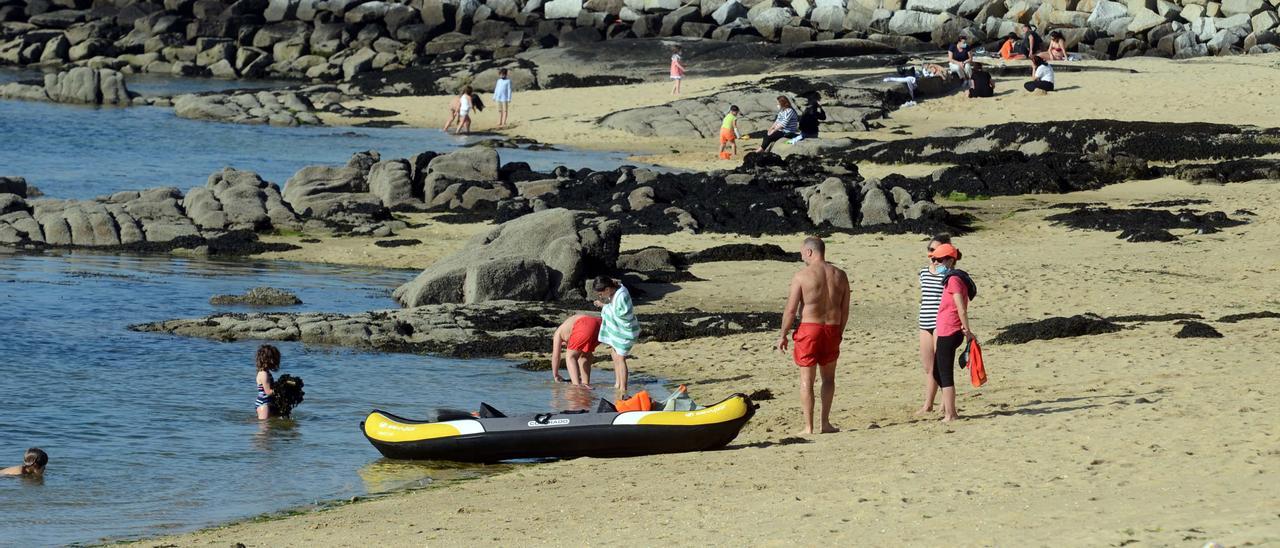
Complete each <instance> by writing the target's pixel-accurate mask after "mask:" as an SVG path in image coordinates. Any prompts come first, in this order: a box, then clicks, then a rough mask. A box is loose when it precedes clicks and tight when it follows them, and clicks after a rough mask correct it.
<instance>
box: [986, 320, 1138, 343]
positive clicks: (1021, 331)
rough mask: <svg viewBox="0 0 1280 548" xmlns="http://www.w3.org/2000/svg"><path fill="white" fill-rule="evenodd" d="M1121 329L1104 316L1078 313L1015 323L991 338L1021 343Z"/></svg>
mask: <svg viewBox="0 0 1280 548" xmlns="http://www.w3.org/2000/svg"><path fill="white" fill-rule="evenodd" d="M1121 329H1123V328H1122V327H1121V326H1119V325H1117V324H1116V323H1115V322H1112V321H1110V320H1108V319H1106V318H1103V317H1101V316H1098V315H1095V314H1079V315H1075V316H1071V317H1053V318H1046V319H1043V320H1040V321H1035V322H1023V323H1015V324H1013V325H1009V326H1006V327H1005V328H1004V330H1003V331H1002V332H1001V333H1000V334H999V335H997V336H996V337H995V338H993V339H991V342H992V343H995V344H1022V343H1028V342H1031V341H1037V340H1052V339H1063V338H1068V337H1083V336H1086V335H1101V334H1103V333H1115V332H1116V331H1120V330H1121Z"/></svg>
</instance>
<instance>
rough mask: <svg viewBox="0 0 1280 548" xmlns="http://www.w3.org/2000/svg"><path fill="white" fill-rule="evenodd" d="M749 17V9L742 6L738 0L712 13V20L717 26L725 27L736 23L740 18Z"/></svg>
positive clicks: (731, 1)
mask: <svg viewBox="0 0 1280 548" xmlns="http://www.w3.org/2000/svg"><path fill="white" fill-rule="evenodd" d="M746 16H747V7H746V6H744V5H742V2H739V1H738V0H729V1H728V2H725V3H723V4H721V5H720V7H718V8H716V9H715V11H713V12H711V19H713V20H714V21H715V22H716V24H717V25H724V24H728V23H730V22H733V21H736V20H737V19H738V18H740V17H746Z"/></svg>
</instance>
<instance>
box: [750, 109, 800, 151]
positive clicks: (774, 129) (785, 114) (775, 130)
mask: <svg viewBox="0 0 1280 548" xmlns="http://www.w3.org/2000/svg"><path fill="white" fill-rule="evenodd" d="M797 135H800V115H799V114H796V109H795V107H792V106H791V100H790V99H787V97H786V96H785V95H779V96H778V116H777V117H776V118H774V119H773V125H771V126H769V131H768V132H767V133H765V136H764V140H762V141H760V148H759V149H756V150H757V151H758V152H768V151H769V148H770V147H772V146H773V143H775V142H778V141H779V140H781V139H790V138H792V137H795V136H797Z"/></svg>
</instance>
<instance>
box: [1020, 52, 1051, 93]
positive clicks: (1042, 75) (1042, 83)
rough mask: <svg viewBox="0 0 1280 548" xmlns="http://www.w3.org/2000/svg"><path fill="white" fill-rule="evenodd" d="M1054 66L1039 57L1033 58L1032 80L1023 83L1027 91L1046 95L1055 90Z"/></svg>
mask: <svg viewBox="0 0 1280 548" xmlns="http://www.w3.org/2000/svg"><path fill="white" fill-rule="evenodd" d="M1053 86H1054V75H1053V66H1051V65H1049V62H1048V61H1045V60H1044V59H1041V58H1039V57H1032V58H1031V81H1030V82H1027V83H1025V84H1023V85H1022V87H1023V88H1026V90H1027V91H1030V92H1035V93H1038V94H1040V95H1045V94H1047V93H1049V92H1050V91H1053Z"/></svg>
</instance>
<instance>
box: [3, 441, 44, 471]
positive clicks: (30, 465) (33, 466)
mask: <svg viewBox="0 0 1280 548" xmlns="http://www.w3.org/2000/svg"><path fill="white" fill-rule="evenodd" d="M48 464H49V455H48V453H45V452H44V450H43V449H40V448H39V447H32V448H30V449H27V453H26V454H25V455H23V456H22V464H20V465H18V466H10V467H8V468H0V476H25V477H31V478H38V477H42V476H44V468H45V466H48Z"/></svg>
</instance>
